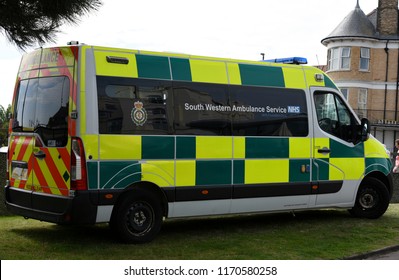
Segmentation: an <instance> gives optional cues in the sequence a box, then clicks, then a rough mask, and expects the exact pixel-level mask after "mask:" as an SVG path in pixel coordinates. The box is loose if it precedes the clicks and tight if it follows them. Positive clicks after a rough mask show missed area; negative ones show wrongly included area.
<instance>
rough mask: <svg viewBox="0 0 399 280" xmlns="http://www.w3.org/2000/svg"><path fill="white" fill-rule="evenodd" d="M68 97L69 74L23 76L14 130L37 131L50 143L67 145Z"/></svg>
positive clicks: (52, 145)
mask: <svg viewBox="0 0 399 280" xmlns="http://www.w3.org/2000/svg"><path fill="white" fill-rule="evenodd" d="M68 100H69V79H68V77H65V76H59V77H44V78H34V79H28V80H22V81H21V82H20V84H19V89H18V93H17V97H16V102H15V108H14V121H13V125H12V129H13V131H14V132H34V133H37V134H38V135H39V136H40V137H41V139H42V141H43V144H44V145H46V146H48V147H63V146H65V145H66V144H67V142H68Z"/></svg>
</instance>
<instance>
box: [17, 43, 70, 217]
mask: <svg viewBox="0 0 399 280" xmlns="http://www.w3.org/2000/svg"><path fill="white" fill-rule="evenodd" d="M74 69H75V55H74V54H73V52H72V51H71V50H70V48H64V49H61V48H54V49H44V50H39V51H37V52H34V53H32V54H29V55H27V56H25V57H24V58H23V61H22V63H21V68H20V73H19V80H20V82H19V86H18V90H17V93H16V97H15V100H14V113H13V120H12V134H11V138H10V140H11V141H10V150H11V152H10V161H11V186H12V187H16V188H19V189H24V190H25V191H26V201H23V205H24V206H26V207H29V208H33V209H37V210H42V211H51V212H61V211H62V209H58V208H59V206H51V205H49V203H44V201H43V198H44V197H46V195H53V196H63V197H67V196H69V189H70V179H71V170H70V169H71V168H70V165H71V164H70V162H71V156H70V146H71V145H70V141H71V140H70V138H71V137H70V134H71V133H73V131H72V129H71V123H72V120H71V119H70V118H69V115H70V110H71V103H73V104H74V102H73V96H72V93H73V89H74V88H75V83H74V82H73V81H74ZM28 196H30V198H28ZM61 208H62V207H61Z"/></svg>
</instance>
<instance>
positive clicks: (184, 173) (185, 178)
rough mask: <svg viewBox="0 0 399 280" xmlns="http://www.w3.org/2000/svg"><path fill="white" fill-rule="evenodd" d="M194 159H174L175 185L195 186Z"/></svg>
mask: <svg viewBox="0 0 399 280" xmlns="http://www.w3.org/2000/svg"><path fill="white" fill-rule="evenodd" d="M195 166H196V165H195V160H179V161H176V187H181V186H195V179H196V177H195V174H196V173H195V172H196V169H195Z"/></svg>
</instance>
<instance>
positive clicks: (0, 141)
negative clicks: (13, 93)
mask: <svg viewBox="0 0 399 280" xmlns="http://www.w3.org/2000/svg"><path fill="white" fill-rule="evenodd" d="M10 114H11V105H8V107H7V109H5V108H4V107H3V106H2V105H0V147H1V146H5V145H7V131H8V116H9V115H10Z"/></svg>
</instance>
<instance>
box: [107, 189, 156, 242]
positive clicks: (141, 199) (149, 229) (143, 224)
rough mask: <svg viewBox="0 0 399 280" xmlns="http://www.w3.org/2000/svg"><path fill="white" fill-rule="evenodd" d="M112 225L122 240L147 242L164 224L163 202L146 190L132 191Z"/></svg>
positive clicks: (118, 210)
mask: <svg viewBox="0 0 399 280" xmlns="http://www.w3.org/2000/svg"><path fill="white" fill-rule="evenodd" d="M114 219H115V220H113V221H112V227H113V229H114V230H116V232H117V234H118V236H119V237H120V238H121V240H122V241H124V242H127V243H145V242H149V241H151V240H153V239H154V238H155V236H156V235H157V234H158V232H159V231H160V229H161V226H162V207H161V202H160V201H158V200H157V198H156V196H155V195H153V194H151V193H149V192H148V193H147V192H144V191H140V190H137V191H132V192H131V193H130V194H128V196H127V197H126V198H125V199H124V200H123V201H122V202H121V204H120V206H119V207H118V209H117V212H116V215H115V217H114Z"/></svg>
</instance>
